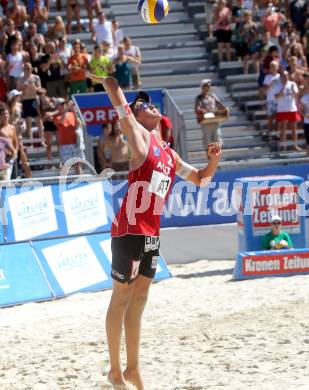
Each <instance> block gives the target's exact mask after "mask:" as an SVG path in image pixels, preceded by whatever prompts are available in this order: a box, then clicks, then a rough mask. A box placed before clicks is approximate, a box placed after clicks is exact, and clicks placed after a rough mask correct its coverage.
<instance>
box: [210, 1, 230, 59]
mask: <svg viewBox="0 0 309 390" xmlns="http://www.w3.org/2000/svg"><path fill="white" fill-rule="evenodd" d="M231 18H232V13H231V10H230V8H229V7H228V6H227V5H226V0H219V1H218V3H217V6H216V8H215V10H214V20H215V21H216V27H215V28H216V37H217V41H218V49H219V61H220V62H221V61H223V56H224V54H226V58H227V61H231V40H232V30H231Z"/></svg>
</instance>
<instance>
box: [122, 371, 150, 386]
mask: <svg viewBox="0 0 309 390" xmlns="http://www.w3.org/2000/svg"><path fill="white" fill-rule="evenodd" d="M123 376H124V379H125V380H126V381H128V382H130V383H132V384H133V385H134V386H135V387H136V389H137V390H145V388H144V384H143V381H142V377H141V374H140V372H139V370H129V369H127V368H126V369H125V370H124V372H123Z"/></svg>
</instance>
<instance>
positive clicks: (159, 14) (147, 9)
mask: <svg viewBox="0 0 309 390" xmlns="http://www.w3.org/2000/svg"><path fill="white" fill-rule="evenodd" d="M137 9H138V12H139V13H140V14H141V17H142V19H143V20H144V22H146V23H150V24H155V23H159V22H160V21H161V20H162V19H164V18H165V17H166V15H167V14H168V10H169V7H168V1H167V0H138V3H137Z"/></svg>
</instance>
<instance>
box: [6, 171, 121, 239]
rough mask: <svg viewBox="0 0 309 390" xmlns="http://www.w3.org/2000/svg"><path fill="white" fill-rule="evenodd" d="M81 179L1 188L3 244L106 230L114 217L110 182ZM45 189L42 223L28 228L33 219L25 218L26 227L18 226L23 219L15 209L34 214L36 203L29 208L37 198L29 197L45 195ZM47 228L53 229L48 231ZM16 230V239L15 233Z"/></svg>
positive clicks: (21, 224) (23, 225)
mask: <svg viewBox="0 0 309 390" xmlns="http://www.w3.org/2000/svg"><path fill="white" fill-rule="evenodd" d="M85 180H86V179H85V178H82V177H81V178H80V179H77V181H76V182H68V183H60V184H52V185H50V186H47V187H43V185H42V186H40V187H38V184H37V183H35V185H34V184H33V183H32V185H31V183H30V182H29V183H27V182H26V183H23V184H22V186H20V185H19V186H18V187H17V186H16V187H8V188H5V189H4V190H3V209H2V215H3V221H4V223H3V228H4V229H5V233H6V241H7V242H15V241H19V240H25V239H35V238H38V237H39V238H55V237H61V236H63V237H65V236H68V235H70V234H79V233H83V232H89V231H91V232H94V231H98V232H104V231H109V230H110V226H111V221H112V219H113V216H114V212H113V207H112V194H111V189H110V183H109V181H108V180H100V181H97V182H89V183H87V182H85ZM45 188H47V191H48V196H49V197H48V203H47V204H48V207H49V209H48V210H46V209H44V211H46V213H45V214H44V220H43V221H42V219H41V220H40V221H41V222H40V224H38V223H37V224H33V225H32V222H33V220H31V219H30V218H29V219H26V222H27V223H28V225H30V226H29V227H27V228H26V226H25V222H24V223H22V221H23V220H21V218H20V217H19V218H18V215H17V217H16V214H17V213H19V214H20V212H19V210H20V208H21V207H22V205H24V210H26V211H28V212H30V211H31V210H34V211H35V210H36V209H37V208H38V207H40V204H38V205H37V206H36V208H35V207H34V206H33V205H35V204H37V200H38V196H34V197H33V194H37V192H36V191H39V190H40V191H41V190H43V192H39V194H42V193H43V194H45V193H46V192H45V191H46V190H45ZM12 199H13V200H12ZM20 199H22V200H24V202H23V203H18V202H19V200H20ZM15 203H16V204H17V208H16V207H15ZM45 203H46V202H45ZM45 203H43V204H45ZM11 205H12V208H11ZM31 205H32V206H31ZM31 207H32V208H31ZM41 207H42V206H41ZM52 213H53V217H52V218H51V219H50V220H49V219H48V217H49V215H51V214H52ZM24 215H25V212H24ZM55 216H56V225H55ZM35 218H37V216H36V215H35V216H34V218H33V219H34V220H35ZM16 221H17V225H16ZM37 222H38V221H37ZM51 226H52V227H53V230H51ZM23 227H25V230H24V231H23V230H22V229H23ZM54 228H55V229H54ZM16 229H17V233H18V235H17V236H16V234H15V231H16ZM0 238H1V237H0ZM0 242H1V241H0Z"/></svg>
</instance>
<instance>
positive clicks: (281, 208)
mask: <svg viewBox="0 0 309 390" xmlns="http://www.w3.org/2000/svg"><path fill="white" fill-rule="evenodd" d="M249 191H250V195H249V196H250V198H251V204H252V228H253V235H255V236H259V235H264V234H266V233H267V232H268V231H269V226H270V223H271V218H272V216H273V215H279V216H280V218H281V219H282V222H281V224H282V228H283V229H284V231H285V232H287V233H290V234H291V233H293V234H296V233H299V232H300V228H301V226H300V216H299V203H300V200H299V196H298V185H292V184H290V185H283V186H281V185H271V186H270V187H268V188H266V189H261V188H259V187H253V188H250V190H249ZM240 213H241V211H240Z"/></svg>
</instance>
